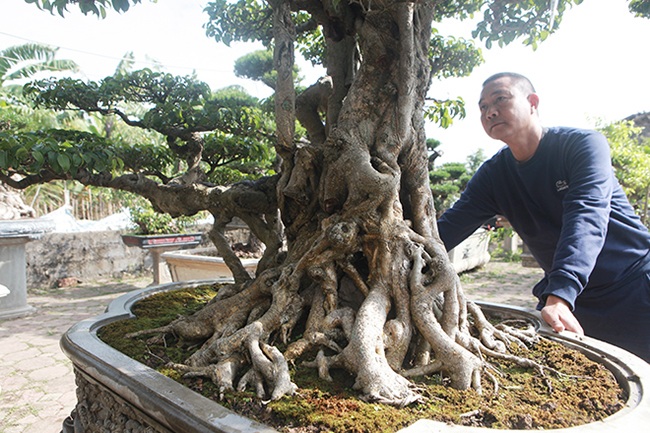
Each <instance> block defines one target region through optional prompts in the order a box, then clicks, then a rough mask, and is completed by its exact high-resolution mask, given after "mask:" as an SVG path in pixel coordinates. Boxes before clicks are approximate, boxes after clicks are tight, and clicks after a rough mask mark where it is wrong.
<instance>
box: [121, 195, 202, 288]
mask: <svg viewBox="0 0 650 433" xmlns="http://www.w3.org/2000/svg"><path fill="white" fill-rule="evenodd" d="M128 210H129V214H130V219H131V225H132V228H133V230H134V232H133V233H128V234H124V235H122V242H124V243H125V244H126V245H128V246H130V247H139V248H143V249H146V250H149V252H151V257H152V259H153V284H160V283H161V282H164V281H163V280H167V281H168V280H169V276H168V275H167V271H166V267H165V262H164V260H163V259H161V254H163V253H164V252H165V251H171V250H175V249H178V248H182V247H189V246H194V245H198V244H199V243H201V239H202V236H203V235H202V233H200V232H188V230H189V229H190V228H193V227H194V224H195V223H196V219H197V217H196V216H194V217H178V218H172V217H171V216H170V215H168V214H163V213H159V212H156V211H155V210H153V208H152V207H151V206H131V207H129V208H128ZM166 275H167V276H166Z"/></svg>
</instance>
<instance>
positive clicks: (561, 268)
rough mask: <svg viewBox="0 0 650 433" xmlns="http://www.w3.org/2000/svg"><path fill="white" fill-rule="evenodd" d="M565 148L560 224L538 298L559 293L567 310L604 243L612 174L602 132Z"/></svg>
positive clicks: (611, 188) (588, 135)
mask: <svg viewBox="0 0 650 433" xmlns="http://www.w3.org/2000/svg"><path fill="white" fill-rule="evenodd" d="M566 150H567V153H566V154H565V155H563V159H564V161H565V163H566V164H567V167H568V169H569V173H568V179H567V180H568V184H569V189H568V191H567V194H566V195H565V197H564V199H563V207H564V210H563V215H562V230H561V232H560V238H559V240H558V244H557V248H556V251H555V256H554V261H553V267H552V269H551V272H549V275H548V281H549V283H548V286H547V287H546V289H545V290H544V292H543V293H542V299H545V298H546V297H548V296H549V295H553V296H555V297H559V298H561V299H563V300H564V301H566V302H567V303H568V305H569V307H570V309H571V310H573V308H574V307H575V299H576V298H577V296H578V295H579V294H580V293H581V292H582V290H583V289H584V287H585V286H586V285H587V282H588V280H589V275H590V274H591V272H592V271H593V269H594V266H595V264H596V260H597V259H598V255H599V254H600V251H601V250H602V247H603V245H604V243H605V237H606V235H607V227H608V223H609V213H610V205H611V197H612V190H613V179H614V178H613V171H612V166H611V159H610V153H609V145H608V144H607V140H606V139H605V138H604V137H603V136H602V135H600V134H597V133H592V134H582V135H579V136H577V137H576V138H575V139H574V141H572V142H571V143H568V144H567V148H566Z"/></svg>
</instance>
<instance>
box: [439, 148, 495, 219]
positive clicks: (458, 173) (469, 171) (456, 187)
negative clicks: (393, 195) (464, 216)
mask: <svg viewBox="0 0 650 433" xmlns="http://www.w3.org/2000/svg"><path fill="white" fill-rule="evenodd" d="M483 161H485V155H484V154H483V150H482V149H479V150H477V151H476V152H474V153H473V154H472V155H470V156H468V157H467V162H464V163H463V162H446V163H444V164H442V165H440V166H438V167H435V168H434V169H433V170H430V171H429V179H430V181H431V191H432V192H433V202H434V204H435V206H436V212H437V214H438V215H442V213H443V212H444V211H445V210H447V209H449V208H450V207H451V205H452V204H454V202H455V201H456V200H458V198H459V197H460V193H462V192H463V191H464V190H465V186H467V182H469V180H470V179H471V178H472V176H473V175H474V173H476V170H478V168H479V166H480V165H481V164H482V163H483Z"/></svg>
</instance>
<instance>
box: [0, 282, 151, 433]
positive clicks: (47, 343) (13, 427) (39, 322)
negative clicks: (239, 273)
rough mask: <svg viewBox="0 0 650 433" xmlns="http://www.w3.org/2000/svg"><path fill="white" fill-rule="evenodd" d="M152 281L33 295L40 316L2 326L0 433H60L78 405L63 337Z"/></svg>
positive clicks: (101, 284)
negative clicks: (116, 299) (117, 300)
mask: <svg viewBox="0 0 650 433" xmlns="http://www.w3.org/2000/svg"><path fill="white" fill-rule="evenodd" d="M150 281H151V277H147V278H142V279H134V280H131V281H124V282H117V281H113V282H97V283H92V284H84V285H80V286H77V287H68V288H65V289H52V290H48V291H30V293H28V303H29V304H30V305H31V306H32V307H35V308H36V312H35V313H33V314H30V315H28V316H25V317H20V318H14V319H6V320H2V321H0V433H58V432H60V431H61V426H62V422H63V420H64V419H65V418H66V417H67V416H68V415H69V414H70V411H71V410H72V409H73V408H74V406H75V403H76V395H75V384H74V374H73V372H72V363H71V362H70V361H69V360H68V358H67V357H66V356H65V355H64V354H63V352H62V351H61V349H60V348H59V340H60V338H61V336H62V335H63V334H64V333H65V332H66V331H67V330H68V329H69V328H70V327H71V326H72V325H74V324H75V323H77V322H79V321H80V320H83V319H86V318H89V317H94V316H97V315H99V314H101V313H102V312H103V311H104V309H105V308H106V305H108V303H109V302H110V301H111V300H112V299H114V298H116V297H117V296H119V295H121V294H123V293H126V292H129V291H131V290H135V289H137V288H140V287H144V286H146V285H147V284H148V283H149V282H150Z"/></svg>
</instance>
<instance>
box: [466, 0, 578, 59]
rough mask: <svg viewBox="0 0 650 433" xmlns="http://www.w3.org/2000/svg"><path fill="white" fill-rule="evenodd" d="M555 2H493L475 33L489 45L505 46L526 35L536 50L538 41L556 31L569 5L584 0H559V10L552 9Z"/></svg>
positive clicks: (485, 11) (525, 37)
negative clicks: (495, 43)
mask: <svg viewBox="0 0 650 433" xmlns="http://www.w3.org/2000/svg"><path fill="white" fill-rule="evenodd" d="M552 3H553V2H549V1H548V0H525V1H517V2H513V1H510V0H495V1H491V2H489V3H488V4H487V7H486V8H485V9H483V21H481V22H480V23H479V24H478V26H477V27H476V29H475V30H474V31H473V32H472V36H473V37H475V38H478V39H481V40H484V41H485V46H486V47H487V48H491V47H492V44H493V43H494V42H497V43H498V44H499V46H504V45H507V44H509V43H511V42H513V41H514V40H516V39H517V38H519V37H522V36H523V37H524V40H523V43H524V44H526V45H530V46H532V47H533V49H536V48H537V46H538V44H539V42H541V41H544V40H545V39H546V38H547V37H548V36H549V35H550V34H551V33H552V32H554V31H555V30H557V28H558V27H559V25H560V22H561V21H562V15H563V14H564V11H565V10H566V8H567V7H569V6H571V5H572V4H580V3H582V0H558V1H557V8H556V10H553V9H552V7H551V5H552Z"/></svg>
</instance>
